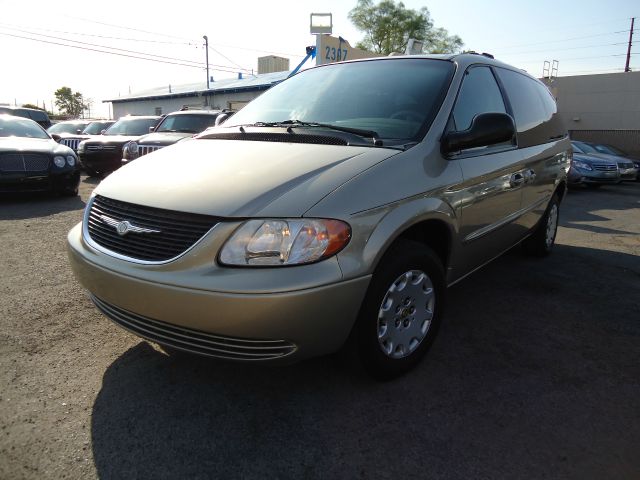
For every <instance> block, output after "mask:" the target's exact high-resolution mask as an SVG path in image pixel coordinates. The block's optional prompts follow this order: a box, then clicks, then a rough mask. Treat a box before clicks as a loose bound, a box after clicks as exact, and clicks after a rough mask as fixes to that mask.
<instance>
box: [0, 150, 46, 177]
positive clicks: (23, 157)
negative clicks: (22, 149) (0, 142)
mask: <svg viewBox="0 0 640 480" xmlns="http://www.w3.org/2000/svg"><path fill="white" fill-rule="evenodd" d="M50 163H51V159H50V157H49V155H45V154H42V153H4V154H0V172H4V173H47V172H48V170H49V165H50Z"/></svg>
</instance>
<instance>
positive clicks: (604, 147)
mask: <svg viewBox="0 0 640 480" xmlns="http://www.w3.org/2000/svg"><path fill="white" fill-rule="evenodd" d="M592 145H593V147H594V148H595V149H596V150H598V151H599V152H601V153H605V154H607V155H617V156H618V157H623V158H626V159H628V160H629V161H631V162H633V164H634V166H635V168H636V169H637V170H638V171H637V173H636V180H640V158H638V157H633V156H631V155H629V154H628V153H626V152H623V151H622V150H620V149H619V148H616V147H614V146H613V145H609V144H607V143H595V144H592Z"/></svg>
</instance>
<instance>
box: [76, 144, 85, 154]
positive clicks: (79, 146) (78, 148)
mask: <svg viewBox="0 0 640 480" xmlns="http://www.w3.org/2000/svg"><path fill="white" fill-rule="evenodd" d="M84 144H85V141H82V142H80V143H79V144H78V146H77V147H76V151H77V152H84Z"/></svg>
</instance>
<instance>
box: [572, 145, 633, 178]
mask: <svg viewBox="0 0 640 480" xmlns="http://www.w3.org/2000/svg"><path fill="white" fill-rule="evenodd" d="M571 145H572V147H573V150H574V152H576V151H577V152H578V153H584V154H587V155H589V156H592V157H598V158H602V159H603V160H606V161H611V162H614V163H615V164H616V165H617V166H618V170H619V171H620V180H635V179H636V176H637V175H638V169H637V168H636V166H635V165H634V163H633V161H632V160H631V159H629V158H625V157H621V156H619V155H611V154H608V153H602V152H601V151H600V150H598V149H597V148H596V146H595V145H594V144H593V143H589V142H580V141H572V142H571Z"/></svg>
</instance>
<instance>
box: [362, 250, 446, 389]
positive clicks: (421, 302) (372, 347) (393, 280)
mask: <svg viewBox="0 0 640 480" xmlns="http://www.w3.org/2000/svg"><path fill="white" fill-rule="evenodd" d="M444 291H445V283H444V268H443V266H442V262H441V261H440V259H439V258H438V256H437V255H436V254H435V253H434V252H433V251H431V250H430V249H429V248H427V247H425V246H424V245H422V244H420V243H417V242H413V241H408V240H401V241H399V242H397V243H396V244H395V245H394V246H393V247H392V248H391V249H390V251H389V252H387V253H386V254H385V256H384V258H383V259H382V260H381V262H380V264H379V266H378V268H377V269H376V271H375V273H374V275H373V278H372V280H371V284H370V285H369V289H368V290H367V294H366V296H365V299H364V302H363V304H362V307H361V309H360V314H359V317H358V321H357V323H356V335H357V340H358V352H359V356H360V358H361V360H362V363H363V365H364V367H365V368H366V369H367V371H369V373H371V374H372V375H373V376H374V377H376V378H380V379H391V378H394V377H397V376H399V375H402V374H403V373H405V372H407V371H408V370H410V369H411V368H413V367H414V366H415V365H416V364H417V363H418V362H419V361H420V359H421V358H422V357H423V356H424V355H425V353H426V352H427V350H428V349H429V347H430V346H431V344H432V343H433V340H434V339H435V336H436V333H437V331H438V328H439V326H440V314H441V311H442V308H443V306H444Z"/></svg>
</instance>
